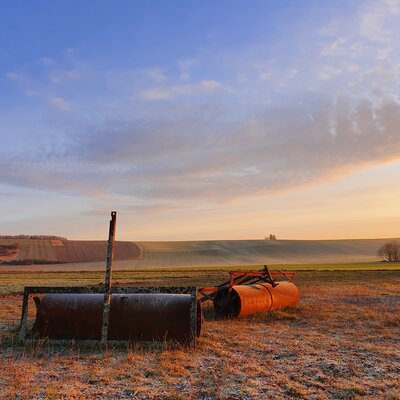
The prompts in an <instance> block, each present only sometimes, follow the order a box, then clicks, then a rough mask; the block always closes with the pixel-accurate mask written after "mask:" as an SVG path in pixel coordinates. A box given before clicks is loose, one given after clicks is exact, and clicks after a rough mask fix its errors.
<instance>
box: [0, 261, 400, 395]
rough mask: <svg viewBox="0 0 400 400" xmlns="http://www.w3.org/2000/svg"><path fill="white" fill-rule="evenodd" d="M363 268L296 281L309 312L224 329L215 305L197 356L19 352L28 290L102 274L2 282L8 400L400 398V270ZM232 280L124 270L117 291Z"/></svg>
mask: <svg viewBox="0 0 400 400" xmlns="http://www.w3.org/2000/svg"><path fill="white" fill-rule="evenodd" d="M380 266H381V268H382V264H380ZM384 266H387V264H384ZM298 267H299V266H297V268H298ZM306 267H307V268H311V266H306ZM339 267H341V270H337V269H338V268H339ZM357 267H358V268H359V269H364V270H355V269H354V268H353V266H352V265H344V266H339V265H336V266H334V265H321V266H319V267H318V268H316V270H314V271H305V270H303V271H299V272H297V274H296V277H295V281H296V282H297V284H298V286H299V289H300V294H301V300H300V305H299V306H298V307H294V308H291V309H287V310H284V311H280V312H275V313H273V314H269V315H258V316H253V317H250V318H246V319H243V320H218V319H216V318H215V316H214V314H213V310H212V308H211V307H210V306H206V307H205V310H204V315H205V323H204V324H203V332H202V335H201V337H200V339H199V342H198V346H197V348H196V349H194V350H193V349H191V350H186V349H183V348H174V349H173V348H168V347H167V346H166V345H164V346H162V347H161V348H157V347H155V346H150V347H149V346H141V345H140V344H135V345H133V347H132V346H127V347H126V348H118V349H108V351H107V352H105V353H103V352H102V351H100V350H99V349H97V348H91V349H88V348H84V347H78V345H77V344H74V343H71V344H70V345H68V346H64V347H58V348H56V347H54V345H51V344H48V343H42V344H35V345H34V346H32V345H25V346H24V347H19V346H17V345H16V344H15V342H14V334H15V331H16V329H17V326H18V319H19V315H20V306H21V302H22V296H21V293H20V292H21V289H22V287H23V286H24V285H26V284H31V285H34V284H42V285H82V284H95V283H99V282H101V281H102V279H103V274H102V273H100V272H96V271H92V272H53V273H41V272H13V273H10V272H8V273H0V285H1V286H0V288H1V292H2V294H1V295H0V296H1V297H0V360H1V363H2V372H1V375H0V398H4V399H260V398H263V399H265V398H273V399H290V398H307V399H357V398H359V399H361V398H363V399H364V398H367V399H400V396H399V393H400V378H399V377H400V336H399V332H400V289H399V288H400V266H399V265H392V268H393V270H376V269H374V268H377V267H379V265H375V266H373V265H372V264H369V265H364V266H363V265H361V264H358V265H357ZM295 268H296V266H291V269H295ZM226 270H227V268H223V269H217V268H202V269H199V270H198V269H196V270H194V269H184V268H181V269H179V268H176V269H174V270H171V269H153V270H137V271H116V272H115V273H114V282H121V283H122V282H131V283H133V284H138V285H189V284H196V285H199V286H203V285H204V286H208V285H211V284H216V283H219V282H221V281H222V280H224V279H225V278H226V275H227V271H226Z"/></svg>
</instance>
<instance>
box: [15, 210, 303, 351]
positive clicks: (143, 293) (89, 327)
mask: <svg viewBox="0 0 400 400" xmlns="http://www.w3.org/2000/svg"><path fill="white" fill-rule="evenodd" d="M116 215H117V213H116V212H115V211H113V212H112V213H111V221H110V227H109V238H108V248H107V262H106V273H105V280H104V283H103V284H101V285H97V286H75V287H65V286H62V287H51V286H50V287H43V286H27V287H25V289H24V296H23V304H22V315H21V324H20V329H19V339H20V341H21V342H25V341H26V339H27V338H29V337H30V338H31V339H34V338H38V337H39V338H46V339H49V340H52V341H58V342H64V341H70V340H77V341H85V342H94V343H99V344H102V345H107V344H108V343H110V342H121V341H130V342H137V341H146V342H175V343H179V344H183V345H185V346H189V347H194V346H195V345H196V341H197V339H198V338H199V337H200V333H201V325H202V307H201V304H202V303H204V302H205V301H212V302H213V305H214V310H215V312H216V314H217V315H218V316H220V317H223V318H240V317H244V316H246V315H251V314H255V313H262V312H269V311H273V310H278V309H281V308H284V307H288V306H294V305H296V304H298V302H299V291H298V289H297V287H296V285H295V284H294V283H293V277H294V273H293V272H276V271H270V270H269V269H268V267H267V266H264V268H263V269H262V270H260V271H231V272H230V273H229V274H230V277H229V279H228V280H227V281H225V282H223V283H221V284H220V285H217V286H213V287H203V288H200V289H197V288H196V287H194V286H183V287H176V286H168V287H166V286H159V287H149V286H134V285H125V286H119V285H118V286H112V263H113V254H114V242H115V227H116ZM31 296H33V300H34V302H35V305H36V319H35V321H34V324H33V327H32V329H29V330H28V328H27V325H28V306H29V298H30V297H31ZM28 331H29V334H27V332H28Z"/></svg>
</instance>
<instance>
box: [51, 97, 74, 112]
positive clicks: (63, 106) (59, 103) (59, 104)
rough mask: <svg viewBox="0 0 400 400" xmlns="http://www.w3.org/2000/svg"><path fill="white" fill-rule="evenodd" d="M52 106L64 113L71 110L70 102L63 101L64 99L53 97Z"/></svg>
mask: <svg viewBox="0 0 400 400" xmlns="http://www.w3.org/2000/svg"><path fill="white" fill-rule="evenodd" d="M50 104H51V105H53V106H54V107H56V108H58V109H60V110H62V111H70V110H71V104H69V103H68V101H67V100H65V99H63V98H62V97H52V98H51V99H50Z"/></svg>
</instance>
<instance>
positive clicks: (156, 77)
mask: <svg viewBox="0 0 400 400" xmlns="http://www.w3.org/2000/svg"><path fill="white" fill-rule="evenodd" d="M145 74H146V75H147V76H148V77H149V78H150V79H151V80H152V81H154V82H158V83H159V82H164V81H166V80H167V76H166V75H165V74H164V72H163V71H162V70H161V69H160V68H150V69H148V70H146V71H145Z"/></svg>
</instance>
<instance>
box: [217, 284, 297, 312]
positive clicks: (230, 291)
mask: <svg viewBox="0 0 400 400" xmlns="http://www.w3.org/2000/svg"><path fill="white" fill-rule="evenodd" d="M298 303H299V290H298V288H297V286H296V285H295V284H294V283H293V282H286V281H284V282H278V284H277V285H276V286H272V285H271V284H269V283H262V284H255V285H234V286H232V287H231V288H228V287H226V288H223V289H221V290H220V291H219V292H218V293H217V295H216V296H215V299H214V309H215V311H216V313H217V314H218V315H220V316H222V317H235V318H240V317H244V316H246V315H251V314H256V313H262V312H269V311H273V310H279V309H282V308H285V307H289V306H294V305H297V304H298Z"/></svg>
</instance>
